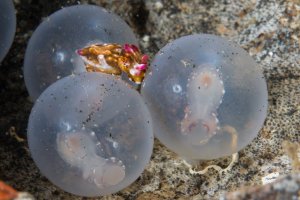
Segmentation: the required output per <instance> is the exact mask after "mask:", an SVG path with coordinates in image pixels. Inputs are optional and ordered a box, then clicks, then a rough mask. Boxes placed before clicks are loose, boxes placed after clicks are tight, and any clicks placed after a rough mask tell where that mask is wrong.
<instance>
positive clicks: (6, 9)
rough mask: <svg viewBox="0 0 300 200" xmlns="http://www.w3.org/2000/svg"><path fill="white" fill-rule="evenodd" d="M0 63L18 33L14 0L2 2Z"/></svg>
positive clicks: (0, 4) (0, 15)
mask: <svg viewBox="0 0 300 200" xmlns="http://www.w3.org/2000/svg"><path fill="white" fill-rule="evenodd" d="M0 24H1V29H0V63H1V61H2V60H3V58H4V57H5V55H6V53H7V52H8V50H9V48H10V46H11V44H12V42H13V39H14V35H15V31H16V14H15V8H14V4H13V2H12V0H1V1H0Z"/></svg>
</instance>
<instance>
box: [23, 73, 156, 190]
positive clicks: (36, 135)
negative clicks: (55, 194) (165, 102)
mask: <svg viewBox="0 0 300 200" xmlns="http://www.w3.org/2000/svg"><path fill="white" fill-rule="evenodd" d="M28 141H29V148H30V152H31V154H32V157H33V159H34V161H35V163H36V164H37V166H38V167H39V169H40V171H41V172H42V174H44V175H45V176H46V177H47V178H48V179H49V180H50V181H51V182H53V183H54V184H55V185H57V186H59V187H60V188H62V189H63V190H65V191H67V192H70V193H73V194H76V195H81V196H103V195H107V194H111V193H115V192H117V191H119V190H121V189H123V188H125V187H127V186H128V185H130V184H131V183H132V182H133V181H135V180H136V179H137V178H138V176H139V175H140V174H141V173H142V171H143V170H144V168H145V166H146V164H147V163H148V162H149V159H150V156H151V153H152V148H153V132H152V123H151V116H150V113H149V111H148V109H147V107H146V105H145V104H144V101H143V100H142V98H141V96H140V95H139V93H138V92H136V91H135V90H133V89H131V88H129V86H128V85H126V84H125V83H124V82H123V81H121V80H117V79H116V77H113V76H111V75H106V74H101V73H95V72H91V73H82V74H79V75H71V76H68V77H65V78H63V79H61V80H59V81H57V82H55V83H54V84H52V85H51V86H49V87H48V88H47V89H46V90H45V91H44V92H43V93H42V94H41V96H40V97H39V98H38V99H37V101H36V102H35V105H34V107H33V109H32V111H31V114H30V118H29V124H28Z"/></svg>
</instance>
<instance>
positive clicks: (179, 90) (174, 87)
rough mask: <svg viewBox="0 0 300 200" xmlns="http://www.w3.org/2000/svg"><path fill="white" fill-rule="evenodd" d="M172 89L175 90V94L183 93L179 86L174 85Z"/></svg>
mask: <svg viewBox="0 0 300 200" xmlns="http://www.w3.org/2000/svg"><path fill="white" fill-rule="evenodd" d="M172 89H173V92H175V93H180V92H182V87H181V86H180V85H178V84H175V85H173V87H172Z"/></svg>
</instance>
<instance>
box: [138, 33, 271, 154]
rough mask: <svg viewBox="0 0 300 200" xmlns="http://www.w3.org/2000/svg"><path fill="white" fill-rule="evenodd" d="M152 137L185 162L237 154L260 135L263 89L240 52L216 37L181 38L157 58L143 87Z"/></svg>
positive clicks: (262, 82) (257, 72)
mask: <svg viewBox="0 0 300 200" xmlns="http://www.w3.org/2000/svg"><path fill="white" fill-rule="evenodd" d="M142 96H143V98H144V100H145V101H146V103H147V105H148V107H149V110H150V112H151V115H152V118H153V124H154V134H155V135H156V136H157V138H158V139H159V140H160V141H161V142H162V143H164V144H165V145H166V146H167V147H169V148H170V149H171V150H173V151H175V152H176V153H178V154H179V155H181V156H183V157H186V158H189V159H213V158H218V157H222V156H226V155H230V154H232V153H235V152H237V151H239V150H240V149H242V148H243V147H245V146H246V145H247V144H249V143H250V142H251V141H252V139H253V138H254V137H255V136H256V135H257V134H258V132H259V130H260V128H261V127H262V125H263V122H264V120H265V117H266V113H267V97H268V96H267V86H266V81H265V79H264V77H263V74H262V72H261V71H260V69H259V67H258V66H257V64H256V63H255V62H254V61H253V59H252V58H251V57H250V56H249V55H248V54H247V53H246V52H245V51H244V50H243V49H241V48H240V47H238V46H236V45H235V44H233V43H230V42H228V41H226V40H224V39H222V38H220V37H217V36H214V35H206V34H201V35H190V36H185V37H182V38H179V39H177V40H175V41H173V42H171V43H169V44H168V45H166V46H165V47H164V48H162V49H161V50H160V51H159V52H158V53H157V55H156V56H155V58H154V60H153V62H152V64H151V67H150V71H149V73H148V75H146V79H145V80H144V84H143V86H142Z"/></svg>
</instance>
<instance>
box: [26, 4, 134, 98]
mask: <svg viewBox="0 0 300 200" xmlns="http://www.w3.org/2000/svg"><path fill="white" fill-rule="evenodd" d="M105 43H117V44H120V45H123V44H127V43H128V44H134V45H137V39H136V37H135V35H134V33H133V32H132V30H131V29H130V27H129V26H128V25H127V24H126V22H125V21H123V20H122V19H121V18H119V17H118V16H117V15H115V14H113V13H111V12H108V11H106V10H105V9H104V8H101V7H98V6H93V5H76V6H70V7H65V8H62V9H61V10H59V11H57V12H55V13H53V14H52V15H50V16H49V17H47V18H46V19H45V20H44V21H43V23H41V24H40V25H39V26H38V28H37V29H36V30H35V31H34V33H33V35H32V37H31V38H30V40H29V43H28V46H27V49H26V53H25V59H24V78H25V84H26V87H27V90H28V92H29V95H30V97H31V98H32V99H33V100H36V99H37V98H38V96H39V95H40V94H41V93H42V91H43V90H45V89H46V88H47V87H48V86H49V85H51V84H52V83H54V82H55V81H57V80H58V79H60V78H63V77H65V76H68V75H71V74H78V73H81V72H86V71H87V69H86V68H85V65H84V60H82V58H81V56H80V55H78V53H77V50H79V49H82V48H84V47H87V46H90V45H93V44H105Z"/></svg>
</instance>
